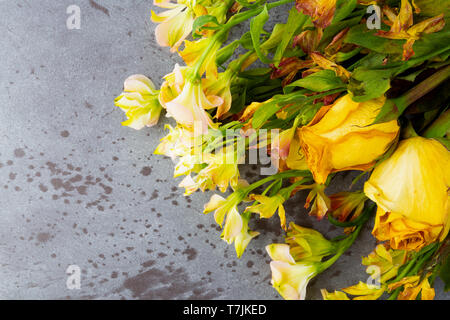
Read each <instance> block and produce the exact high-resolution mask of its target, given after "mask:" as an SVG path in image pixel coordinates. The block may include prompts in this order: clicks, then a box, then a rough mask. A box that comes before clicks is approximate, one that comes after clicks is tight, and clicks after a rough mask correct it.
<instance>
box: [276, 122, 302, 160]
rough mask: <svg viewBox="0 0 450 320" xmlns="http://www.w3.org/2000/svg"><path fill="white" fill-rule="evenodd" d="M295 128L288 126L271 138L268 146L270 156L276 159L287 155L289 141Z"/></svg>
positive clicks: (284, 158)
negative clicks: (288, 127)
mask: <svg viewBox="0 0 450 320" xmlns="http://www.w3.org/2000/svg"><path fill="white" fill-rule="evenodd" d="M295 129H296V128H290V129H287V130H283V131H281V133H279V134H278V135H276V136H275V137H273V138H272V143H271V147H270V152H271V154H270V156H271V157H272V158H274V159H276V160H286V159H287V157H288V156H289V150H290V146H291V142H292V140H293V139H294V135H295Z"/></svg>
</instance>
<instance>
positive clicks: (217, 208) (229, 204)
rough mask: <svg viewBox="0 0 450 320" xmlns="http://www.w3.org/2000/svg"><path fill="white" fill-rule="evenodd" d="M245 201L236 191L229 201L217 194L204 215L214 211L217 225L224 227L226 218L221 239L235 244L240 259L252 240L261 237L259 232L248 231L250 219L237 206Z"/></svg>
mask: <svg viewBox="0 0 450 320" xmlns="http://www.w3.org/2000/svg"><path fill="white" fill-rule="evenodd" d="M242 200H243V195H242V194H241V193H240V192H239V191H235V192H234V193H233V194H231V195H230V196H229V197H228V198H227V199H225V198H223V197H222V196H219V195H217V194H215V195H213V196H212V197H211V199H210V200H209V202H208V203H207V204H205V208H204V210H203V213H205V214H208V213H210V212H212V211H214V219H215V220H216V223H217V224H219V225H220V226H222V223H223V220H224V218H225V217H226V220H225V225H224V229H223V232H222V234H221V238H222V239H223V240H225V241H226V242H227V243H228V244H231V243H233V242H234V245H235V249H236V254H237V256H238V258H240V257H241V256H242V254H243V253H244V250H245V248H246V247H247V245H248V244H249V242H250V240H251V239H253V238H254V237H256V236H257V235H259V232H255V231H251V230H249V229H248V221H249V217H247V216H246V215H242V216H241V215H240V214H239V212H238V210H237V205H238V204H239V203H240V202H241V201H242Z"/></svg>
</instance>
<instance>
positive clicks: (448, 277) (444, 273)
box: [439, 255, 450, 291]
mask: <svg viewBox="0 0 450 320" xmlns="http://www.w3.org/2000/svg"><path fill="white" fill-rule="evenodd" d="M439 277H440V278H441V279H442V281H444V284H445V287H444V290H445V291H448V290H449V289H450V255H449V256H447V257H446V258H445V260H444V262H443V263H442V266H441V268H440V270H439Z"/></svg>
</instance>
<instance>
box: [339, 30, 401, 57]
mask: <svg viewBox="0 0 450 320" xmlns="http://www.w3.org/2000/svg"><path fill="white" fill-rule="evenodd" d="M377 32H378V31H377V30H370V29H367V26H366V25H365V24H359V25H356V26H354V27H352V28H351V29H350V30H349V31H348V33H347V35H346V37H345V40H344V42H345V43H352V44H356V45H358V46H361V47H364V48H367V49H370V50H372V51H375V52H379V53H384V54H399V55H401V54H402V52H403V43H404V42H405V41H404V40H391V39H387V38H383V37H379V36H376V35H375V33H377Z"/></svg>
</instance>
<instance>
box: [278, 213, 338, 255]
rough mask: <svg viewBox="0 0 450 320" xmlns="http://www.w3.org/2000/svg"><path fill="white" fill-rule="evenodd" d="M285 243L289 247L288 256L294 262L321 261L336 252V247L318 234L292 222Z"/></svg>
mask: <svg viewBox="0 0 450 320" xmlns="http://www.w3.org/2000/svg"><path fill="white" fill-rule="evenodd" d="M286 243H287V244H288V245H289V247H290V251H289V252H290V254H291V255H292V257H293V258H294V259H295V260H296V261H299V260H309V261H322V259H323V258H324V257H326V256H329V255H331V254H334V253H336V251H337V245H336V244H335V243H333V242H331V241H329V240H327V239H325V237H324V236H323V235H322V234H321V233H320V232H318V231H316V230H314V229H311V228H305V227H302V226H299V225H297V224H295V223H293V222H291V223H290V224H289V229H288V232H287V236H286Z"/></svg>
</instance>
